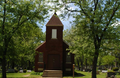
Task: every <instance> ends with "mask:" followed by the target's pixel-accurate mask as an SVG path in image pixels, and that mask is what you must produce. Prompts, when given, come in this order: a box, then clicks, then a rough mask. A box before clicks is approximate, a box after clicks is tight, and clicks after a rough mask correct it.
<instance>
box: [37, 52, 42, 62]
mask: <svg viewBox="0 0 120 78" xmlns="http://www.w3.org/2000/svg"><path fill="white" fill-rule="evenodd" d="M38 62H43V53H42V52H40V53H39V59H38Z"/></svg>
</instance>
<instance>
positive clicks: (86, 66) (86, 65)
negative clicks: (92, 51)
mask: <svg viewBox="0 0 120 78" xmlns="http://www.w3.org/2000/svg"><path fill="white" fill-rule="evenodd" d="M85 62H86V71H87V59H86V61H85Z"/></svg>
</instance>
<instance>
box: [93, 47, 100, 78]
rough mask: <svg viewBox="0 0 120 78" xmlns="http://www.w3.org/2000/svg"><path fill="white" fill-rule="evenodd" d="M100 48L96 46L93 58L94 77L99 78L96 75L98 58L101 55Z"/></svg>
mask: <svg viewBox="0 0 120 78" xmlns="http://www.w3.org/2000/svg"><path fill="white" fill-rule="evenodd" d="M98 51H99V48H95V55H94V59H93V67H92V78H97V77H96V67H97V59H98V55H99V52H98Z"/></svg>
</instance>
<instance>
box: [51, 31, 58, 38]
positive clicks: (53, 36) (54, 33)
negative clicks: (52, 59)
mask: <svg viewBox="0 0 120 78" xmlns="http://www.w3.org/2000/svg"><path fill="white" fill-rule="evenodd" d="M52 39H57V29H52Z"/></svg>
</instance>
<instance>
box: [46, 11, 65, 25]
mask: <svg viewBox="0 0 120 78" xmlns="http://www.w3.org/2000/svg"><path fill="white" fill-rule="evenodd" d="M46 26H63V24H62V22H61V21H60V19H59V18H58V16H57V14H56V13H54V15H53V16H52V17H51V19H50V20H49V21H48V23H47V24H46Z"/></svg>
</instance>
